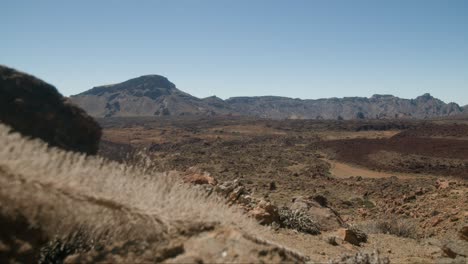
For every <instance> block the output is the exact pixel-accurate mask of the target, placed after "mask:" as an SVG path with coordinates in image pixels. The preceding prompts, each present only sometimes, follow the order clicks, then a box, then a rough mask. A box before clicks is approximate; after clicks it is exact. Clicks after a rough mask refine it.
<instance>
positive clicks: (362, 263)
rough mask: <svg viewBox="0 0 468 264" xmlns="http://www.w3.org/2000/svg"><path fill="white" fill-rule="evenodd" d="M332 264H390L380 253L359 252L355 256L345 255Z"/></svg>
mask: <svg viewBox="0 0 468 264" xmlns="http://www.w3.org/2000/svg"><path fill="white" fill-rule="evenodd" d="M329 263H330V264H390V260H389V259H388V258H387V257H381V256H380V254H379V251H377V250H376V251H374V252H372V253H371V254H368V253H363V252H358V253H356V254H355V255H353V256H351V255H345V256H342V257H340V258H338V259H334V260H330V261H329Z"/></svg>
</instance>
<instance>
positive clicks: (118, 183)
mask: <svg viewBox="0 0 468 264" xmlns="http://www.w3.org/2000/svg"><path fill="white" fill-rule="evenodd" d="M0 145H1V146H2V147H1V148H0V201H2V203H1V206H0V210H1V213H2V214H7V215H10V216H11V215H22V216H24V217H26V219H27V220H28V221H29V222H30V223H31V224H33V225H36V226H39V227H40V228H41V229H42V230H43V231H44V232H45V233H46V234H47V235H48V236H50V237H53V236H56V235H58V236H66V235H67V234H70V233H72V232H73V231H74V230H78V229H79V230H86V231H87V233H88V234H90V235H89V236H90V239H93V240H95V239H104V238H108V239H109V238H122V239H152V240H161V239H164V238H165V237H167V236H170V235H171V234H174V233H180V232H183V231H184V230H185V232H187V230H192V231H193V230H196V229H197V228H203V227H200V226H203V225H200V224H206V223H216V224H219V225H227V226H235V227H238V228H239V229H241V230H244V231H246V232H248V233H253V234H255V233H256V232H258V231H255V230H258V228H259V226H258V225H257V224H255V223H254V222H253V221H252V220H250V219H248V218H246V217H245V216H244V215H242V214H241V213H240V212H238V211H236V210H234V209H233V208H229V207H228V206H227V205H225V204H224V203H223V202H222V201H220V200H218V199H217V198H216V197H206V195H205V194H203V193H200V192H199V191H197V190H194V189H192V188H190V187H189V186H186V185H183V184H180V183H179V182H178V181H177V178H178V177H175V176H177V175H176V173H175V172H172V173H156V172H154V171H152V170H151V169H147V168H149V167H150V166H146V167H141V166H126V165H122V164H118V163H113V162H108V161H105V160H103V159H102V158H99V157H87V156H84V155H81V154H76V153H71V152H66V151H62V150H59V149H56V148H48V147H47V145H46V144H44V143H43V142H41V141H38V140H30V139H25V138H23V137H21V136H20V135H19V134H16V133H10V131H9V128H8V127H7V126H4V125H2V124H0ZM145 168H146V169H145Z"/></svg>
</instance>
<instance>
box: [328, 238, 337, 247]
mask: <svg viewBox="0 0 468 264" xmlns="http://www.w3.org/2000/svg"><path fill="white" fill-rule="evenodd" d="M327 242H328V244H330V245H332V246H338V242H336V237H335V236H330V237H328V238H327Z"/></svg>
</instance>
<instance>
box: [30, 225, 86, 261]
mask: <svg viewBox="0 0 468 264" xmlns="http://www.w3.org/2000/svg"><path fill="white" fill-rule="evenodd" d="M91 245H92V241H90V239H89V238H88V237H87V236H86V234H85V232H83V231H81V230H80V231H77V232H73V233H72V234H71V235H69V236H66V237H64V238H59V237H56V238H54V239H53V240H51V241H49V242H48V243H47V244H46V245H45V246H43V247H42V248H41V249H40V256H39V261H38V263H39V264H61V263H63V261H64V259H65V258H66V257H67V256H69V255H72V254H75V253H78V252H85V251H88V250H90V249H91Z"/></svg>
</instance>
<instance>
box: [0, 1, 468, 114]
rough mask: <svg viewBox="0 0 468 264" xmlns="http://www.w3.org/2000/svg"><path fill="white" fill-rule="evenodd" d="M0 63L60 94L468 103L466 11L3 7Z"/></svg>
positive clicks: (258, 5) (424, 5) (395, 4)
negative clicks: (138, 91) (157, 85)
mask: <svg viewBox="0 0 468 264" xmlns="http://www.w3.org/2000/svg"><path fill="white" fill-rule="evenodd" d="M2 7H3V9H4V15H3V16H2V18H0V19H1V21H2V22H3V24H4V25H7V26H4V27H2V28H0V34H1V35H2V36H4V38H3V40H2V42H0V64H4V65H6V66H9V67H13V68H16V69H18V70H20V71H24V72H27V73H30V74H32V75H35V76H36V77H38V78H40V79H43V80H44V81H46V82H49V83H51V84H53V85H55V86H56V87H57V88H58V89H59V91H60V92H61V93H63V94H64V95H66V96H69V95H73V94H78V93H81V92H83V91H85V90H88V89H91V88H92V87H94V86H100V85H105V84H111V83H119V82H123V81H126V80H128V79H132V78H135V77H138V76H141V75H146V74H159V75H163V76H166V77H167V78H168V79H169V80H170V81H171V82H173V83H175V84H176V86H177V87H178V88H179V89H180V90H182V91H185V92H187V93H189V94H192V95H194V96H196V97H200V98H204V97H208V96H212V95H216V96H218V97H220V98H223V99H226V98H229V97H236V96H266V95H272V96H285V97H291V98H301V99H319V98H331V97H338V98H342V97H355V96H358V97H370V96H372V95H373V94H392V95H394V96H397V97H401V98H415V97H417V96H420V95H422V94H424V93H430V94H431V95H432V96H434V97H436V98H439V99H441V100H443V101H444V102H446V103H449V102H455V103H457V104H459V105H460V106H464V105H467V104H468V93H466V91H467V90H468V29H467V25H468V16H467V15H466V14H467V13H468V1H463V0H454V1H445V2H443V1H421V0H417V1H391V2H390V1H387V2H376V1H352V2H350V1H303V0H297V1H287V2H282V1H253V2H252V1H207V0H206V1H197V2H195V1H182V0H181V1H139V2H138V3H134V2H123V1H122V2H113V1H99V2H95V1H89V0H85V1H79V2H62V1H49V0H46V1H21V0H19V1H10V2H7V3H4V4H3V6H2Z"/></svg>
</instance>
